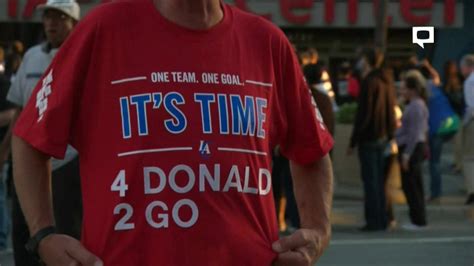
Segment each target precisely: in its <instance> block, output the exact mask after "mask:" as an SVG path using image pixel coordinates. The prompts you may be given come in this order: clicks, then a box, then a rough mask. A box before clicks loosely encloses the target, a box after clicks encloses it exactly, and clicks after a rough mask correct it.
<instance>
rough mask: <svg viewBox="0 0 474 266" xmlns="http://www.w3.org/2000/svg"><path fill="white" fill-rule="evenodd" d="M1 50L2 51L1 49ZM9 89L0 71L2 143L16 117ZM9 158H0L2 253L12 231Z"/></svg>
mask: <svg viewBox="0 0 474 266" xmlns="http://www.w3.org/2000/svg"><path fill="white" fill-rule="evenodd" d="M0 50H2V48H1V47H0ZM8 88H10V80H9V78H8V76H7V75H6V74H5V73H4V72H3V71H0V142H2V141H3V139H4V138H5V135H6V132H7V131H8V125H9V124H10V122H11V121H12V119H13V116H14V115H15V112H14V110H13V106H12V105H11V104H9V103H8V101H7V99H6V98H7V92H8ZM8 148H9V147H8ZM9 151H10V149H8V153H9ZM0 154H1V153H0ZM7 158H8V154H6V155H5V156H0V251H2V250H5V249H7V239H8V232H9V231H10V230H9V229H10V215H8V212H9V211H8V206H7V203H6V196H7V186H6V181H7V180H6V176H7V175H6V173H7V172H8V168H9V167H11V164H10V163H9V161H8V160H7Z"/></svg>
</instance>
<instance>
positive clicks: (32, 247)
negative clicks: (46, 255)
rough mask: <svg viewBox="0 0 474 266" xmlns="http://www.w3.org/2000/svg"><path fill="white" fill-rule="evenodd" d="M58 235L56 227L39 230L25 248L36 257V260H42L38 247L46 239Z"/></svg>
mask: <svg viewBox="0 0 474 266" xmlns="http://www.w3.org/2000/svg"><path fill="white" fill-rule="evenodd" d="M54 233H56V227H54V226H48V227H45V228H43V229H41V230H39V231H38V232H37V233H36V234H35V235H34V236H32V237H31V238H30V239H29V240H28V242H26V245H25V248H26V251H28V253H30V255H32V256H34V257H35V258H36V259H38V260H40V257H39V254H38V247H39V244H40V242H41V240H43V239H44V238H45V237H47V236H49V235H51V234H54Z"/></svg>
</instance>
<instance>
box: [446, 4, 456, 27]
mask: <svg viewBox="0 0 474 266" xmlns="http://www.w3.org/2000/svg"><path fill="white" fill-rule="evenodd" d="M455 12H456V0H444V22H445V23H446V24H448V25H451V24H453V23H454V16H455Z"/></svg>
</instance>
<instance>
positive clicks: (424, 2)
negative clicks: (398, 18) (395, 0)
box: [400, 0, 433, 25]
mask: <svg viewBox="0 0 474 266" xmlns="http://www.w3.org/2000/svg"><path fill="white" fill-rule="evenodd" d="M400 8H401V12H402V17H403V18H404V19H405V20H406V21H407V22H408V23H410V24H415V25H424V24H428V23H429V22H430V21H431V13H430V14H428V15H415V14H413V12H412V11H413V10H421V9H426V10H429V11H431V9H432V8H433V0H419V1H412V0H400Z"/></svg>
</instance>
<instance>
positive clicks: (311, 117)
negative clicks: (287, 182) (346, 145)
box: [277, 38, 334, 164]
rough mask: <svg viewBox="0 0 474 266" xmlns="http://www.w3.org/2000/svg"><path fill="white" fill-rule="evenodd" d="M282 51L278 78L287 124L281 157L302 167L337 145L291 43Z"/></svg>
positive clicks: (286, 42) (281, 115) (282, 137)
mask: <svg viewBox="0 0 474 266" xmlns="http://www.w3.org/2000/svg"><path fill="white" fill-rule="evenodd" d="M282 42H283V47H282V48H281V49H280V53H281V54H280V56H281V59H280V62H281V64H282V65H281V66H280V69H281V70H280V71H278V75H281V77H277V82H279V84H277V86H278V90H279V99H278V101H279V106H280V112H284V114H280V117H282V118H283V119H284V120H285V121H284V122H283V123H282V124H283V125H284V126H283V127H282V128H281V133H280V135H281V137H280V143H279V144H280V150H281V152H282V154H283V155H284V156H285V157H287V158H288V159H290V160H291V161H294V162H296V163H299V164H309V163H312V162H315V161H317V160H319V159H321V158H322V157H323V156H325V155H326V154H327V153H329V151H330V150H331V149H332V147H333V144H334V141H333V139H332V137H331V135H330V133H329V132H328V129H327V127H326V126H325V125H324V122H323V119H322V117H321V113H320V112H319V109H318V107H317V105H316V102H315V101H314V98H313V97H312V96H311V91H310V89H309V88H308V85H307V83H306V81H305V78H304V76H303V74H302V71H301V67H300V65H299V63H298V60H297V58H296V55H295V53H294V52H293V49H292V47H291V45H290V43H289V42H288V41H287V40H286V38H284V40H283V41H282Z"/></svg>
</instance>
